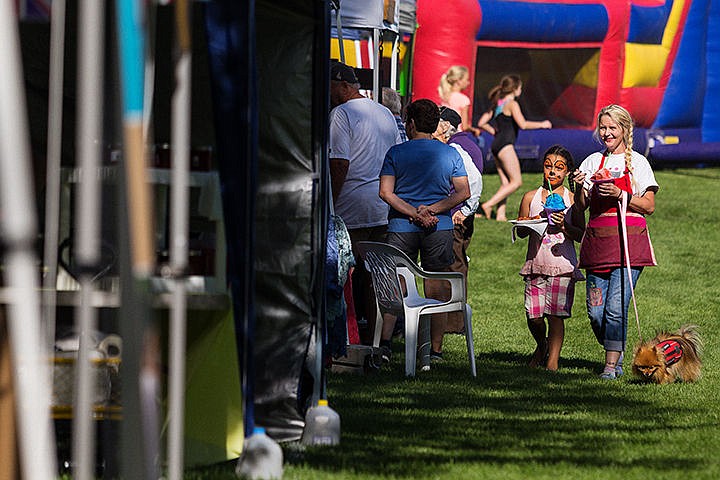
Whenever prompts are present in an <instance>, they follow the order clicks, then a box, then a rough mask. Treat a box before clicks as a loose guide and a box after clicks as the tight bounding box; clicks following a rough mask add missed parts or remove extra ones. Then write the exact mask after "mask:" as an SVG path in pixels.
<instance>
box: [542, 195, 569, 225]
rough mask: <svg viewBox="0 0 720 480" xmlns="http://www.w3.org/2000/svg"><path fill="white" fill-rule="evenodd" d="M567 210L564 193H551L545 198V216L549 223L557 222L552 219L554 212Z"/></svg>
mask: <svg viewBox="0 0 720 480" xmlns="http://www.w3.org/2000/svg"><path fill="white" fill-rule="evenodd" d="M564 210H565V201H564V200H563V197H562V195H558V194H557V193H551V194H550V195H548V196H547V198H546V199H545V206H544V211H545V216H546V217H547V219H548V225H555V222H553V220H552V214H553V213H556V212H562V211H564Z"/></svg>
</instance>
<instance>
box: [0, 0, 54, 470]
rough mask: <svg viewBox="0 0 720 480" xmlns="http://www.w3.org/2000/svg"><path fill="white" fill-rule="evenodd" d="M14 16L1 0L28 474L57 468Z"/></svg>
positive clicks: (15, 345) (17, 361)
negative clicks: (34, 247)
mask: <svg viewBox="0 0 720 480" xmlns="http://www.w3.org/2000/svg"><path fill="white" fill-rule="evenodd" d="M17 24H18V19H17V16H16V15H15V5H14V2H13V1H12V0H0V65H4V66H5V68H4V70H3V74H2V75H0V212H1V213H0V236H1V237H2V238H3V239H4V241H5V242H6V244H7V254H6V256H5V275H4V277H5V282H6V286H7V289H8V291H9V295H8V296H9V297H10V298H9V301H8V330H9V334H10V344H11V345H12V349H11V350H12V363H13V376H14V378H13V381H14V384H15V387H16V389H17V405H16V408H17V411H16V414H17V419H18V427H19V428H18V430H19V453H20V467H21V471H22V473H23V476H24V477H25V478H27V479H40V480H45V479H47V480H51V479H53V478H55V476H56V474H57V463H56V462H57V460H56V456H55V447H54V445H55V439H54V438H53V437H54V434H53V429H52V423H51V421H50V384H49V381H48V380H49V378H50V376H49V373H47V370H46V369H47V368H48V364H47V361H46V359H44V358H43V355H42V353H43V352H44V349H43V348H42V345H43V344H44V338H43V334H42V333H41V326H40V296H39V294H38V275H37V273H38V272H37V269H36V258H35V254H34V253H33V243H34V241H35V236H36V232H37V218H36V216H35V201H34V198H33V194H32V174H31V168H30V146H29V140H28V125H27V117H26V109H25V92H24V89H23V80H22V62H21V59H20V42H19V33H18V25H17Z"/></svg>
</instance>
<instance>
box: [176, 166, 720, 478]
mask: <svg viewBox="0 0 720 480" xmlns="http://www.w3.org/2000/svg"><path fill="white" fill-rule="evenodd" d="M656 177H657V180H658V183H659V184H660V191H659V193H658V196H657V208H656V212H655V214H654V215H652V216H651V217H649V219H648V224H649V229H650V234H651V238H652V241H653V244H654V247H655V252H656V255H657V258H658V263H659V265H658V266H657V267H653V268H648V269H646V270H645V272H644V273H643V275H642V276H641V278H640V280H639V282H638V287H637V289H636V294H637V300H638V309H639V314H640V323H641V327H642V334H643V336H644V337H652V336H654V334H655V332H656V331H657V330H658V329H671V330H674V329H676V328H677V327H679V326H680V325H681V324H683V323H688V322H691V323H694V324H697V325H699V326H700V329H701V333H702V335H703V337H704V340H705V355H704V370H703V373H704V376H703V378H702V379H701V381H700V382H699V383H697V384H673V385H665V386H656V385H644V384H639V383H637V382H635V381H634V380H633V379H632V377H631V375H628V374H626V375H625V376H624V377H622V378H621V379H620V380H619V381H616V382H607V381H603V380H600V379H599V378H598V373H599V372H600V370H601V369H602V365H603V361H604V354H603V350H602V348H601V347H600V346H599V345H598V344H597V342H596V340H595V338H594V336H593V334H592V332H591V330H590V326H589V322H588V320H587V316H586V311H585V301H584V300H585V284H584V283H579V284H578V288H577V292H576V297H575V308H574V312H573V313H574V315H573V317H572V318H571V319H569V320H567V321H566V336H565V345H564V347H563V351H562V356H561V363H560V370H559V372H557V373H551V372H547V371H544V370H531V369H528V368H527V367H525V363H526V362H527V360H528V358H529V355H530V353H531V352H532V350H533V348H534V342H533V340H532V338H531V336H530V334H529V332H528V331H527V327H526V323H525V316H524V309H523V282H522V278H521V277H520V276H519V275H518V271H519V269H520V267H521V265H522V263H523V261H524V258H525V251H526V246H527V243H526V240H519V241H518V242H516V243H515V244H512V243H511V241H510V225H509V224H507V223H498V222H496V221H494V220H493V221H489V220H483V219H476V220H475V225H476V229H475V235H474V238H473V242H472V245H471V251H470V254H469V256H470V258H471V261H470V266H471V269H470V277H469V287H468V288H469V302H470V304H471V305H472V308H473V315H474V316H473V322H474V333H475V349H476V355H477V360H478V377H477V378H472V377H471V376H470V372H469V366H468V361H467V356H466V351H465V345H464V339H463V337H461V336H459V335H450V336H448V337H446V346H445V352H446V354H445V357H446V361H445V362H444V363H442V364H437V365H436V364H433V368H432V370H431V371H430V372H424V373H423V372H418V375H417V377H416V378H414V379H406V378H405V377H404V374H403V372H404V370H403V361H404V360H403V354H402V344H401V343H400V342H398V343H397V344H396V345H395V351H396V352H397V354H396V355H395V356H394V358H393V362H392V364H391V366H390V367H389V368H388V367H386V368H384V369H383V370H382V371H381V372H379V373H377V374H374V375H368V376H362V377H361V376H351V375H338V374H331V375H330V377H329V379H328V392H329V395H328V396H329V401H330V405H331V406H332V407H333V408H334V409H335V410H337V411H338V412H339V413H340V415H341V418H342V442H341V445H340V446H338V447H334V448H311V449H301V448H300V447H299V446H298V445H297V444H290V445H285V446H284V449H285V477H284V478H292V479H295V478H297V479H320V478H328V479H330V478H332V479H345V478H347V479H366V478H368V479H369V478H408V479H409V478H413V479H416V478H422V479H425V478H463V479H464V478H477V479H502V480H511V479H526V478H537V479H553V480H557V479H600V478H602V479H623V480H628V479H643V480H646V479H648V478H658V477H661V478H672V477H675V476H682V478H688V479H716V478H720V403H719V402H718V401H717V396H718V386H719V385H720V378H719V377H720V367H719V366H718V356H719V355H720V353H719V352H718V348H717V345H718V342H719V340H720V308H719V307H718V294H719V293H720V291H719V289H718V286H717V282H716V276H717V270H718V264H720V261H719V260H720V254H719V253H718V245H720V234H719V233H718V223H720V213H719V208H720V195H718V191H719V190H720V169H703V170H673V171H659V172H656ZM524 180H525V185H524V186H523V187H522V189H521V190H523V191H526V190H529V189H531V188H534V187H535V186H536V185H537V184H539V182H540V180H541V176H540V174H528V175H525V176H524ZM497 185H498V177H497V176H496V175H487V176H486V178H485V193H484V195H483V197H484V198H487V197H489V195H491V194H492V193H493V192H494V191H495V189H496V188H497ZM520 196H521V192H518V193H516V194H514V195H513V196H512V197H511V198H510V202H509V204H508V205H509V207H508V217H509V218H514V217H515V215H516V212H517V206H518V203H519V200H520ZM637 340H638V335H637V328H636V327H635V324H634V316H633V314H632V310H631V320H630V325H629V328H628V345H629V348H630V349H631V348H632V346H634V345H635V343H636V342H637ZM626 363H627V364H629V363H630V362H629V360H628V361H627V362H626ZM233 467H234V464H231V463H228V464H225V465H221V466H215V467H211V468H209V469H204V470H202V471H196V472H188V475H187V477H186V478H203V479H204V478H213V479H215V478H217V479H221V478H234V476H233V475H232V471H233Z"/></svg>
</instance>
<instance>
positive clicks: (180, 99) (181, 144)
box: [168, 0, 192, 480]
mask: <svg viewBox="0 0 720 480" xmlns="http://www.w3.org/2000/svg"><path fill="white" fill-rule="evenodd" d="M175 18H176V29H177V37H178V45H179V57H178V59H177V63H176V65H175V80H176V84H175V92H174V94H173V98H172V120H171V122H172V125H171V126H172V129H171V135H172V186H171V189H170V192H171V197H170V208H171V210H170V269H171V272H172V274H173V279H174V281H173V303H172V306H171V311H170V345H169V350H170V365H169V369H170V378H169V379H168V388H169V399H168V407H169V408H168V416H169V427H168V479H169V480H181V479H182V477H183V463H184V449H183V442H184V422H185V349H186V346H185V342H186V336H187V325H186V320H187V318H186V316H187V315H186V307H187V292H186V286H185V270H186V268H187V264H188V236H189V234H188V230H189V227H188V225H189V213H188V212H189V207H188V203H189V202H188V195H189V191H188V177H189V167H190V114H191V112H190V106H191V102H190V98H191V97H190V92H191V81H192V78H191V73H192V50H191V29H190V9H189V5H188V1H187V0H178V1H177V2H176V3H175Z"/></svg>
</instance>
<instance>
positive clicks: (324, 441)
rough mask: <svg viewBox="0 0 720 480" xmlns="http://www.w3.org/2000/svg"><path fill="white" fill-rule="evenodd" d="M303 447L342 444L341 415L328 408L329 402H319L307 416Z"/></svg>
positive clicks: (302, 440)
mask: <svg viewBox="0 0 720 480" xmlns="http://www.w3.org/2000/svg"><path fill="white" fill-rule="evenodd" d="M301 442H302V444H303V445H315V446H317V445H338V444H339V443H340V415H338V413H337V412H336V411H335V410H333V409H332V408H330V407H329V406H328V401H327V400H318V404H317V407H312V408H310V409H309V410H308V412H307V415H305V429H304V430H303V435H302V439H301Z"/></svg>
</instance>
